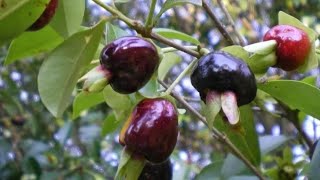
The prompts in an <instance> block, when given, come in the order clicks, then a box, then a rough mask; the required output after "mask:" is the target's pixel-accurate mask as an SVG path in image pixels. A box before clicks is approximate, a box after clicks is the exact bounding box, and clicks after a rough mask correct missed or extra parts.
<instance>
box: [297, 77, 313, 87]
mask: <svg viewBox="0 0 320 180" xmlns="http://www.w3.org/2000/svg"><path fill="white" fill-rule="evenodd" d="M301 81H302V82H305V83H307V84H310V85H312V86H315V85H316V82H317V76H307V77H305V78H303V79H302V80H301Z"/></svg>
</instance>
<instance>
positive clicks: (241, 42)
mask: <svg viewBox="0 0 320 180" xmlns="http://www.w3.org/2000/svg"><path fill="white" fill-rule="evenodd" d="M217 1H218V4H219V6H220V8H221V9H222V11H223V13H224V14H225V15H226V17H227V20H228V21H229V23H230V25H231V27H232V29H233V31H234V33H235V34H236V36H237V37H238V39H239V43H240V45H241V46H245V45H246V43H245V41H244V40H243V37H242V36H241V34H240V33H239V32H238V31H237V29H236V26H235V24H234V21H233V19H232V17H231V15H230V13H229V12H228V10H227V8H226V6H225V5H224V4H223V2H222V0H217Z"/></svg>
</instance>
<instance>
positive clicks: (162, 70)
mask: <svg viewBox="0 0 320 180" xmlns="http://www.w3.org/2000/svg"><path fill="white" fill-rule="evenodd" d="M181 60H182V59H181V57H180V56H179V55H177V54H176V53H165V54H164V55H163V58H162V61H161V63H160V65H159V68H158V78H159V79H160V80H164V78H165V77H166V75H167V74H168V72H169V71H170V69H171V68H172V67H173V66H174V65H176V64H178V63H180V62H181Z"/></svg>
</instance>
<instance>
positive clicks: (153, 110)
mask: <svg viewBox="0 0 320 180" xmlns="http://www.w3.org/2000/svg"><path fill="white" fill-rule="evenodd" d="M177 137H178V114H177V110H176V108H175V107H174V105H173V104H172V103H171V102H170V101H168V100H166V99H163V98H157V99H144V100H142V101H140V102H139V103H138V104H137V106H136V107H135V108H134V110H133V112H132V114H131V115H130V117H129V119H128V120H127V122H126V123H125V125H124V126H123V128H122V130H121V133H120V138H119V140H120V143H121V144H122V145H125V146H126V147H127V148H128V149H129V150H131V151H132V152H134V153H136V154H139V155H142V156H144V157H145V158H146V160H148V161H149V162H151V163H161V162H164V161H165V160H167V159H168V157H169V156H170V154H171V153H172V151H173V149H174V147H175V145H176V142H177Z"/></svg>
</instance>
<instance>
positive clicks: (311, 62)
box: [278, 11, 318, 73]
mask: <svg viewBox="0 0 320 180" xmlns="http://www.w3.org/2000/svg"><path fill="white" fill-rule="evenodd" d="M278 18H279V24H285V25H291V26H295V27H297V28H299V29H302V30H303V31H304V32H306V33H307V34H308V36H309V39H310V44H311V46H312V47H311V50H310V52H309V55H308V57H307V60H306V63H305V64H304V65H302V66H301V67H299V68H298V71H299V72H301V73H303V72H306V71H308V70H310V69H312V68H315V67H317V66H318V60H317V55H316V53H315V51H316V50H315V40H316V39H317V38H318V34H317V33H316V32H315V31H314V30H313V29H311V28H308V27H306V26H305V25H304V24H303V23H302V22H300V21H299V20H298V19H297V18H295V17H292V16H290V15H289V14H286V13H284V12H282V11H280V12H279V15H278Z"/></svg>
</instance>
